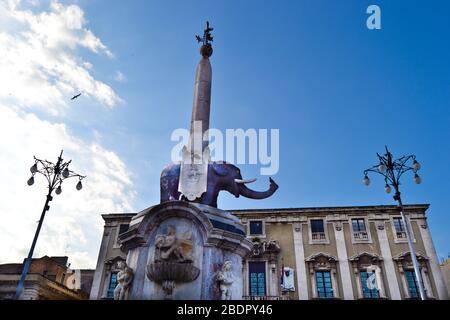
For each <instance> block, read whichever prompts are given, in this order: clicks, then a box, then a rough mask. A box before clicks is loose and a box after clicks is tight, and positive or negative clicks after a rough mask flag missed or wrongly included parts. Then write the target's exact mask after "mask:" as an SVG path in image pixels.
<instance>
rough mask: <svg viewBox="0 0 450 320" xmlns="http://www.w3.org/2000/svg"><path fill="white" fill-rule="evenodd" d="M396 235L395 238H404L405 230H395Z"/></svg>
mask: <svg viewBox="0 0 450 320" xmlns="http://www.w3.org/2000/svg"><path fill="white" fill-rule="evenodd" d="M396 235H397V239H406V232H405V231H397V232H396Z"/></svg>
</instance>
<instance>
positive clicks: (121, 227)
mask: <svg viewBox="0 0 450 320" xmlns="http://www.w3.org/2000/svg"><path fill="white" fill-rule="evenodd" d="M129 228H130V225H129V224H128V223H121V224H119V227H118V228H117V233H116V241H115V243H114V248H118V247H119V236H120V235H121V234H122V233H124V232H127V231H128V229H129Z"/></svg>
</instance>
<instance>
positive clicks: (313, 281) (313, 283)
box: [309, 270, 334, 298]
mask: <svg viewBox="0 0 450 320" xmlns="http://www.w3.org/2000/svg"><path fill="white" fill-rule="evenodd" d="M309 277H310V280H311V290H312V297H313V298H317V297H318V294H317V287H316V273H315V271H314V270H310V271H309ZM333 290H334V288H333Z"/></svg>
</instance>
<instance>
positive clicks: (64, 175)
mask: <svg viewBox="0 0 450 320" xmlns="http://www.w3.org/2000/svg"><path fill="white" fill-rule="evenodd" d="M69 174H70V173H69V169H67V168H65V169H64V170H63V172H62V175H63V177H64V178H68V177H69Z"/></svg>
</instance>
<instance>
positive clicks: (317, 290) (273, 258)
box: [90, 204, 448, 300]
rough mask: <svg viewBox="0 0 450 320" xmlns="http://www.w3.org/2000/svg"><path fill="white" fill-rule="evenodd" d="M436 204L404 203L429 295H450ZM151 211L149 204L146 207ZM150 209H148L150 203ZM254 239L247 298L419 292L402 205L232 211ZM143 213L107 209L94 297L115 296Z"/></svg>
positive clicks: (247, 263) (246, 268)
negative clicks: (436, 238) (124, 242)
mask: <svg viewBox="0 0 450 320" xmlns="http://www.w3.org/2000/svg"><path fill="white" fill-rule="evenodd" d="M428 207H429V206H428V205H424V204H423V205H422V204H419V205H408V206H405V207H404V210H405V212H406V213H407V214H408V216H409V218H410V222H411V226H412V230H413V241H414V246H415V249H416V251H417V252H416V254H417V258H418V261H419V263H420V270H421V274H422V278H423V282H424V287H425V289H426V295H427V297H428V299H439V300H441V299H448V292H447V288H446V285H445V280H444V277H443V275H442V272H441V269H440V267H439V261H438V258H437V254H436V251H435V247H434V244H433V240H432V237H431V233H430V230H429V228H428V224H427V221H426V219H427V218H426V210H427V209H428ZM146 210H147V209H146ZM144 211H145V210H144ZM229 212H231V213H232V214H234V215H236V216H237V217H238V218H239V219H240V220H241V222H242V224H244V226H245V227H246V232H247V238H248V240H250V241H252V242H253V249H252V251H251V253H250V254H249V255H248V256H247V257H246V258H245V259H244V261H243V263H242V266H241V270H237V269H235V272H242V277H243V291H242V292H243V293H244V294H243V296H242V299H255V300H259V299H292V300H311V299H345V300H355V299H392V300H404V299H418V298H419V291H418V286H417V283H416V281H415V276H414V270H413V266H412V262H411V256H410V254H409V250H408V244H407V239H406V233H405V226H404V225H403V223H402V220H401V217H400V214H399V212H398V208H397V207H396V206H352V207H322V208H289V209H255V210H231V211H229ZM135 215H136V214H133V213H130V214H124V213H120V214H104V215H102V217H103V219H104V221H105V226H104V233H103V237H102V243H101V247H100V251H99V256H98V261H97V266H96V271H95V274H94V280H93V284H92V289H91V293H90V299H113V297H114V289H115V287H116V285H117V273H118V271H119V270H118V262H119V261H125V260H126V256H127V252H124V251H123V250H122V249H121V246H120V241H119V240H118V239H119V234H122V233H124V232H126V231H127V230H128V227H129V224H130V221H131V219H132V218H133V217H134V216H135Z"/></svg>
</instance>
